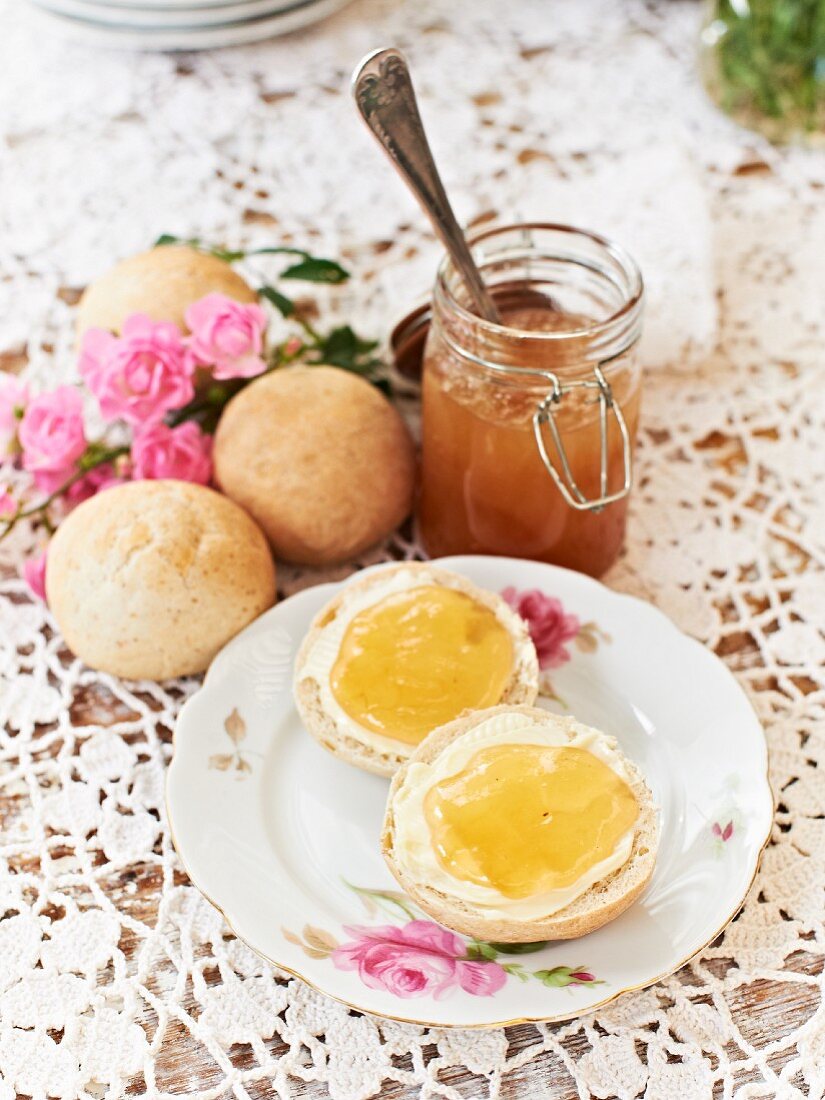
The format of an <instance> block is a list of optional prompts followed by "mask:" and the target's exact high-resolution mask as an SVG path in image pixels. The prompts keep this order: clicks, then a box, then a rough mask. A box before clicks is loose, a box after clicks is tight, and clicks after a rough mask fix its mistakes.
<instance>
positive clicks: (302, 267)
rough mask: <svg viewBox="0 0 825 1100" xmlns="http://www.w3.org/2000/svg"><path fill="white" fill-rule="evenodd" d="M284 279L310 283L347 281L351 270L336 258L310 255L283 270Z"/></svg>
mask: <svg viewBox="0 0 825 1100" xmlns="http://www.w3.org/2000/svg"><path fill="white" fill-rule="evenodd" d="M281 278H282V279H302V280H303V281H304V282H308V283H330V284H333V285H335V284H337V283H345V282H346V281H347V279H348V278H349V272H347V271H345V270H344V268H343V267H341V265H340V264H339V263H337V262H336V261H335V260H321V259H318V258H317V257H315V256H308V257H307V258H306V259H303V260H301V261H300V262H299V263H297V264H292V265H291V266H290V267H288V268H287V269H286V271H282V272H281Z"/></svg>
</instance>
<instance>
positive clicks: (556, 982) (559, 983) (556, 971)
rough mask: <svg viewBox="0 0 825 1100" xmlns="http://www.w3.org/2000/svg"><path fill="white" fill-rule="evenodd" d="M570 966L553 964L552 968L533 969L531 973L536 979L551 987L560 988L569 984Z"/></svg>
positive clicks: (570, 979)
mask: <svg viewBox="0 0 825 1100" xmlns="http://www.w3.org/2000/svg"><path fill="white" fill-rule="evenodd" d="M572 972H573V971H572V968H571V967H569V966H554V967H553V969H552V970H534V971H533V974H534V976H535V977H536V978H538V980H539V981H540V982H541V983H542V984H543V985H546V986H550V987H551V988H556V989H562V988H563V987H564V986H566V985H570V983H571V981H572V978H571V977H570V975H571V974H572Z"/></svg>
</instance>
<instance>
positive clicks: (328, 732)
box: [294, 562, 538, 776]
mask: <svg viewBox="0 0 825 1100" xmlns="http://www.w3.org/2000/svg"><path fill="white" fill-rule="evenodd" d="M428 588H446V589H450V590H452V591H454V592H459V593H463V594H464V595H465V596H467V597H469V598H470V599H471V600H472V601H473V602H474V604H475V605H478V606H480V607H481V608H482V609H486V610H487V611H488V612H492V615H493V616H494V617H495V620H497V622H498V623H499V624H500V625H501V627H503V628H504V630H505V631H506V634H507V635H509V639H510V643H511V646H512V662H511V666H510V667H509V671H508V673H507V676H506V682H505V683H504V684H503V687H502V690H501V691H500V692H499V693H498V696H497V698H495V699H494V700H492V702H494V703H512V704H518V703H532V702H534V701H535V699H536V696H537V694H538V660H537V658H536V651H535V646H534V645H533V643H532V641H531V640H530V635H529V632H528V629H527V626H526V624H525V623H524V621H523V620H522V619H521V618H520V616H519V615H517V614H516V613H515V612H514V611H513V610H512V608H510V607H509V605H508V604H507V603H506V602H505V601H504V600H503V599H502V598H501V597H500V596H499V595H497V594H496V593H493V592H488V591H486V590H484V589H482V588H479V587H478V586H477V585H475V584H473V583H472V581H469V580H467V578H466V577H462V576H460V575H459V574H457V573H452V572H450V571H448V570H446V569H440V568H439V567H437V566H435V565H431V564H430V563H429V562H401V563H399V564H397V565H395V564H392V565H387V566H386V567H382V568H379V569H375V570H374V571H371V572H370V573H368V574H367V575H366V576H363V577H359V578H357V579H356V580H355V581H353V582H352V583H350V584H348V585H346V586H345V587H344V588H343V589H342V590H341V591H340V592H339V593H338V595H337V596H335V598H334V599H332V600H331V601H330V602H329V603H328V604H326V606H325V607H323V608H322V609H321V610H320V611H319V612H318V614H317V615H316V616H315V618H314V620H313V622H312V624H311V626H310V629H309V632H308V634H307V636H306V638H305V639H304V641H303V643H302V645H301V648H300V650H299V651H298V657H297V660H296V663H295V681H294V695H295V703H296V706H297V708H298V712H299V714H300V716H301V719H302V720H303V723H304V726H305V727H306V729H307V730H308V731H309V733H311V734H312V736H313V737H315V738H316V739H317V740H318V741H319V742H320V744H321V745H323V746H324V748H326V749H329V751H330V752H332V753H334V754H335V755H336V756H338V757H340V758H341V759H342V760H346V761H347V762H348V763H350V764H354V765H355V767H357V768H363V769H364V770H366V771H370V772H375V773H377V774H378V775H387V776H390V775H393V774H394V773H395V771H396V770H397V769H398V767H399V766H400V765H401V764H402V763H403V762H404V761H405V760H406V759H407V758H408V757H409V756H410V754H411V753H412V752H413V750H414V749H415V747H416V746H415V744H411V743H405V741H404V740H402V739H395V738H393V737H392V735H391V733H392V731H391V729H390V728H389V724H388V728H387V729H386V730H384V731H382V732H380V733H379V732H376V730H375V729H366V728H364V727H363V726H362V725H359V723H358V722H357V721H355V720H354V719H353V718H352V716H351V715H349V714H347V713H346V712H345V710H344V709H343V708H342V707H341V706H340V705H339V702H338V700H337V699H336V697H335V695H334V693H333V691H332V688H331V676H332V664H333V662H334V661H335V660H336V659H337V655H338V652H339V651H340V647H341V645H342V644H343V640H344V634H345V631H346V628H347V627H348V625H349V624H350V623H351V622H352V619H353V618H354V617H355V616H356V615H358V614H359V613H361V612H364V611H365V610H369V609H370V607H371V605H378V604H379V603H380V602H381V601H384V600H387V599H391V598H393V597H397V596H399V595H402V594H404V593H412V592H414V591H415V590H416V589H422V590H424V589H428ZM488 618H490V617H489V616H488ZM460 664H461V662H460V661H458V660H457V666H458V665H460ZM394 674H397V676H398V679H399V682H401V679H402V678H403V672H401V671H397V670H396V669H395V668H393V667H391V668H390V669H389V672H388V674H387V679H388V680H392V678H393V675H394ZM425 687H426V685H425ZM366 702H367V703H369V700H366ZM485 705H486V704H485ZM464 709H465V708H463V707H462V708H460V709H459V711H458V712H457V713H461V712H463V710H464ZM456 716H457V714H456ZM426 732H429V727H428V728H427V731H426Z"/></svg>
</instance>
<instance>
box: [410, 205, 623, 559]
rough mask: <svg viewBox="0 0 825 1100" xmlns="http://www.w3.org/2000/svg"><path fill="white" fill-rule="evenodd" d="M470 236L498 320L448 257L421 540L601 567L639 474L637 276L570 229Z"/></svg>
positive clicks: (436, 336) (426, 442)
mask: <svg viewBox="0 0 825 1100" xmlns="http://www.w3.org/2000/svg"><path fill="white" fill-rule="evenodd" d="M471 246H472V249H473V254H474V256H475V258H476V262H477V263H478V265H479V267H480V269H481V271H482V274H483V277H484V281H485V283H486V285H487V286H488V288H489V289H490V291H491V293H492V294H493V297H494V300H495V302H496V305H497V307H498V311H499V314H500V316H501V324H492V323H490V322H489V321H485V320H483V319H482V318H480V317H478V316H477V315H476V314H475V313H473V312H471V309H470V305H469V302H468V298H467V295H466V292H465V290H464V287H463V284H462V282H461V279H460V277H459V276H458V274H457V272H456V271H455V269H454V268H453V266H452V264H451V263H450V261H449V259H445V261H444V262H443V263H442V266H441V268H440V270H439V272H438V276H437V279H436V284H435V290H434V294H433V309H432V321H431V324H430V330H429V334H428V336H427V342H426V346H425V349H424V368H423V379H422V479H421V494H420V499H419V505H418V522H419V529H420V534H421V537H422V540H423V543H424V546H425V548H426V550H427V552H428V553H429V554H430V555H432V556H433V557H437V556H438V557H440V556H442V555H445V554H466V553H473V554H501V555H509V556H512V557H521V558H533V559H536V560H539V561H547V562H553V563H555V564H557V565H564V566H567V567H569V568H571V569H577V570H579V571H580V572H584V573H590V574H591V575H593V576H598V575H600V574H601V573H603V572H604V571H605V570H606V569H608V568H609V566H610V565H611V564H612V563H613V562H614V561H615V559H616V556H617V555H618V553H619V550H620V549H621V546H622V541H623V539H624V530H625V520H626V514H627V504H628V494H629V492H630V488H631V485H632V480H633V469H632V465H633V449H634V442H635V437H636V427H637V423H638V418H639V401H640V396H641V374H640V369H639V366H638V362H637V357H636V355H635V353H634V352H635V347H636V345H637V342H638V339H639V335H640V331H641V321H642V309H643V300H644V289H643V284H642V278H641V274H640V272H639V269H638V267H637V266H636V264H635V263H634V261H633V260H632V259H631V257H630V256H629V255H628V254H627V253H626V252H625V251H624V250H623V249H622V248H620V247H618V246H617V245H615V244H613V243H612V242H610V241H608V240H606V239H604V238H603V237H600V236H597V235H596V234H594V233H589V232H586V231H584V230H580V229H574V228H572V227H570V226H565V225H544V224H524V225H516V226H508V227H506V228H497V229H490V230H487V231H486V232H483V233H481V234H479V235H477V236H476V237H474V238H473V239H472V241H471Z"/></svg>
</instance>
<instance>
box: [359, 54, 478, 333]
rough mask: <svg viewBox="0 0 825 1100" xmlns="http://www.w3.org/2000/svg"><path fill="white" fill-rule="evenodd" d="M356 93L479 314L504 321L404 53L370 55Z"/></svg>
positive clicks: (362, 67)
mask: <svg viewBox="0 0 825 1100" xmlns="http://www.w3.org/2000/svg"><path fill="white" fill-rule="evenodd" d="M352 92H353V95H354V96H355V102H356V105H357V107H358V110H359V111H360V112H361V116H362V118H363V119H364V121H365V122H366V124H367V126H368V127H369V128H370V130H371V131H372V132H373V134H374V135H375V136H376V138H377V139H378V141H379V142H380V143H381V145H382V146H383V147H384V150H385V151H386V153H387V155H388V156H389V158H390V160H391V161H392V162H393V164H395V167H396V168H397V169H398V171H399V172H400V174H401V176H402V177H403V179H404V180H405V181H406V183H407V186H408V187H409V188H410V190H411V191H412V192H413V194H414V195H415V197H416V198H417V199H418V201H419V202H420V203H421V205H422V207H423V208H424V212H425V213H426V214H427V215H428V216H429V218H430V221H431V222H432V225H433V229H435V231H436V233H437V234H438V236H439V237H440V239H441V241H442V243H443V245H444V247H445V248H446V249H447V251H448V253H449V254H450V257H451V259H452V261H453V263H454V264H455V266H456V268H457V269H458V271H459V272H460V273H461V275H462V278H463V279H464V282H465V283H466V286H467V290H468V291H469V292H470V296H471V298H472V300H473V303H474V305H475V307H476V309H477V311H478V313H479V314H480V315H481V316H482V317H484V318H485V320H487V321H493V322H499V323H500V318H499V314H498V310H497V309H496V307H495V305H494V303H493V300H492V298H491V296H490V293H489V291H488V290H487V288H486V287H485V285H484V281H483V279H482V278H481V275H480V273H479V270H478V268H477V267H476V264H475V261H474V260H473V257H472V254H471V253H470V249H469V248H468V247H467V242H466V240H465V239H464V234H463V233H462V231H461V227H460V226H459V224H458V222H457V221H456V218H455V214H454V213H453V209H452V207H451V206H450V203H449V200H448V198H447V194H446V192H445V190H444V185H443V184H442V182H441V178H440V176H439V174H438V169H437V168H436V166H435V161H434V160H433V155H432V152H431V150H430V146H429V142H428V141H427V135H426V133H425V132H424V124H423V123H422V121H421V115H420V114H419V112H418V104H417V103H416V99H415V91H414V89H413V85H412V78H411V77H410V70H409V68H408V67H407V62H406V59H405V58H404V55H403V54H401V53H400V52H399V51H398V50H394V49H387V50H376V51H375V53H371V54H369V55H368V56H367V57H365V58H364V60H363V61H362V62H361V64H360V65H359V66H358V68H357V69H356V71H355V73H354V75H353V78H352Z"/></svg>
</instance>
